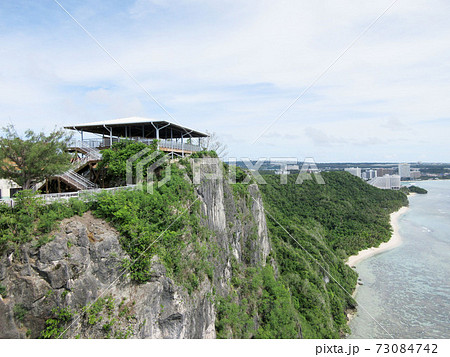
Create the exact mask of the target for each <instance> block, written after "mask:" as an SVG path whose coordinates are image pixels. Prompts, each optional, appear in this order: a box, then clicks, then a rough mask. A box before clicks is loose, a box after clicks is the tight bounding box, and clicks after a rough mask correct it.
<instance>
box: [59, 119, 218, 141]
mask: <svg viewBox="0 0 450 357" xmlns="http://www.w3.org/2000/svg"><path fill="white" fill-rule="evenodd" d="M155 127H156V128H158V129H159V137H160V138H171V137H173V138H177V137H178V138H180V137H181V136H183V137H192V138H204V137H207V136H209V135H208V134H205V133H202V132H200V131H197V130H193V129H190V128H187V127H185V126H182V125H179V124H175V123H171V122H168V121H164V120H156V119H149V118H141V117H130V118H121V119H112V120H104V121H97V122H91V123H84V124H75V125H68V126H65V127H64V128H65V129H71V130H78V131H83V132H88V133H94V134H102V135H108V136H109V135H110V134H111V133H112V135H113V136H117V137H125V136H127V137H145V138H150V139H153V138H156V128H155ZM171 135H172V136H171Z"/></svg>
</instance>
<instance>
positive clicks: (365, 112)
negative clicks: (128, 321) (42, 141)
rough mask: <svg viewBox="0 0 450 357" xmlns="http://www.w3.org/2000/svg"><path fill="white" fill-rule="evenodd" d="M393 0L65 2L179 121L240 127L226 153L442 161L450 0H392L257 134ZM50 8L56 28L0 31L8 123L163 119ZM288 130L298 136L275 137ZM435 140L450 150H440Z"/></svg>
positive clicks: (0, 118)
mask: <svg viewBox="0 0 450 357" xmlns="http://www.w3.org/2000/svg"><path fill="white" fill-rule="evenodd" d="M390 3H391V0H383V1H377V2H364V3H361V2H360V1H356V0H343V1H339V2H324V1H314V2H312V1H284V2H273V1H264V2H261V1H247V2H243V3H238V2H235V1H221V2H219V1H217V2H214V1H202V0H196V1H187V0H186V1H185V0H179V1H163V0H138V1H136V2H135V3H134V4H133V5H132V6H130V7H128V8H126V7H124V6H122V7H121V8H112V7H107V6H106V3H105V4H102V3H101V4H100V5H97V7H92V5H91V4H90V3H88V2H86V3H84V2H83V3H82V4H78V5H73V6H74V8H72V9H70V10H71V11H73V13H74V14H76V16H79V19H80V21H82V23H83V25H84V26H86V28H87V29H88V30H89V31H90V32H91V33H92V34H93V35H94V36H95V37H96V38H97V39H98V40H99V41H100V42H101V43H102V44H103V45H104V46H105V48H107V49H108V51H110V52H111V53H112V54H113V56H114V57H115V58H117V59H118V60H119V62H120V63H121V64H122V65H123V66H124V67H125V68H126V69H127V70H128V71H129V72H130V73H132V74H133V75H134V76H135V77H136V78H137V79H138V81H139V82H140V83H141V84H142V85H143V86H144V87H145V88H147V89H148V90H149V91H150V92H151V93H152V94H153V95H154V96H155V97H156V98H158V100H159V101H160V102H161V103H162V104H163V105H164V106H166V107H167V109H168V110H169V111H170V112H171V113H172V114H173V115H174V116H175V117H176V118H177V120H179V121H181V122H183V123H186V125H188V126H191V127H199V129H202V130H204V129H208V128H210V130H212V131H216V132H219V130H220V133H219V134H222V135H223V136H224V137H228V138H231V137H233V138H235V141H236V143H234V144H233V146H231V145H230V148H229V151H230V154H233V155H235V156H238V155H241V156H259V155H266V156H270V155H272V153H274V154H276V155H283V154H289V155H290V154H291V151H292V147H293V145H297V147H298V148H299V150H301V151H304V152H306V151H309V150H311V151H312V150H317V149H318V148H317V146H318V145H315V144H319V143H322V145H320V146H321V148H320V150H321V155H323V158H322V160H324V161H332V160H334V159H336V160H344V159H345V158H346V157H347V156H349V157H348V160H349V161H350V160H351V157H355V158H356V157H361V160H378V157H380V156H383V157H385V156H386V155H387V156H389V155H390V156H391V157H393V156H392V150H397V152H398V153H400V154H401V155H404V156H401V157H399V159H401V160H413V159H414V158H415V157H416V156H419V155H422V156H423V155H425V156H427V158H428V159H429V160H444V157H447V156H446V155H448V154H449V151H448V149H446V146H445V144H446V142H447V139H446V136H447V135H448V133H449V132H450V123H447V124H446V123H445V122H444V123H442V124H440V130H439V131H438V132H436V130H435V129H434V128H435V126H434V124H433V123H434V122H433V121H434V120H435V119H436V118H448V117H449V112H450V102H449V101H448V100H447V98H446V97H447V93H449V90H450V81H449V76H450V75H449V73H450V71H449V68H448V63H449V57H450V48H449V47H448V43H449V41H450V23H448V21H447V14H448V13H449V11H448V10H450V4H449V3H448V2H445V1H440V0H431V1H423V0H414V1H410V2H407V3H406V2H401V1H399V2H397V3H396V5H395V6H394V7H393V8H392V9H391V10H390V11H389V12H388V13H387V14H386V15H385V16H384V17H383V18H382V19H381V20H380V21H379V22H378V23H377V24H376V25H375V26H374V27H373V28H371V29H370V31H368V32H367V33H366V34H365V35H364V36H363V37H362V38H361V39H360V41H358V42H357V43H356V44H355V45H354V46H353V47H352V48H351V49H350V50H349V51H348V53H346V54H345V56H343V57H342V59H341V60H340V61H339V62H338V63H336V65H334V66H333V67H332V68H331V70H330V71H329V72H328V73H327V74H326V75H325V76H324V77H323V78H322V79H321V80H320V81H319V82H318V83H317V84H316V85H315V86H314V87H313V88H312V89H311V90H310V91H309V92H308V94H307V95H305V96H304V97H303V98H301V99H300V100H299V101H298V103H297V104H295V105H294V106H293V107H292V109H291V110H290V111H289V112H288V113H286V115H285V116H284V117H283V118H282V119H280V121H279V122H278V123H277V125H275V126H274V128H273V129H271V130H270V131H269V132H268V133H267V135H265V136H264V137H263V138H261V140H260V141H259V142H258V143H257V144H256V145H250V142H251V141H252V140H253V139H254V138H255V137H256V136H257V134H258V131H259V130H262V128H264V127H265V126H266V125H267V124H268V123H270V122H271V121H273V120H274V118H276V117H277V115H279V114H280V113H281V112H282V111H283V109H284V108H286V107H287V106H288V105H289V104H290V103H291V102H292V100H293V99H294V98H296V97H297V96H298V95H299V93H301V91H302V90H303V89H304V88H306V86H308V85H309V84H310V83H311V82H312V81H313V80H315V79H316V78H317V76H318V75H319V74H321V73H322V71H323V70H324V69H326V68H327V67H328V66H329V65H330V63H332V61H333V60H334V59H335V58H336V57H337V56H338V55H339V54H340V53H341V52H342V50H343V49H344V48H345V47H346V46H347V45H348V44H349V43H350V42H351V41H353V40H354V39H355V38H356V36H358V34H360V33H361V31H363V30H364V29H365V28H366V27H367V26H368V24H370V23H371V22H372V21H373V20H374V19H375V18H376V17H377V16H378V15H379V14H380V13H381V12H382V11H383V10H384V9H385V8H386V7H387V6H388V5H389V4H390ZM106 7H107V10H108V11H107V13H105V11H104V9H105V8H106ZM50 15H51V16H54V19H55V21H54V23H53V24H52V25H51V26H50V25H48V24H47V25H42V24H39V23H37V22H34V20H33V18H30V21H29V22H30V24H29V26H28V28H27V29H23V28H20V29H15V28H14V26H12V28H11V31H10V33H7V34H5V33H4V34H3V35H2V37H1V38H0V43H1V46H0V51H1V52H0V55H1V56H0V66H1V68H2V71H1V74H0V76H1V77H0V104H1V105H2V108H3V110H2V114H1V115H0V125H4V124H5V123H6V122H7V121H8V120H9V117H11V118H12V120H13V121H14V120H16V121H23V122H21V123H20V125H22V126H25V125H29V126H35V127H40V126H42V123H43V121H45V122H47V121H48V124H46V125H54V124H63V123H65V122H66V121H70V122H74V121H78V122H82V121H85V120H91V119H95V120H99V119H108V118H111V117H121V116H128V115H143V116H145V115H148V116H151V117H154V116H155V115H156V116H157V115H161V116H164V117H165V114H164V113H163V112H162V111H161V110H160V108H158V106H157V105H156V104H155V103H153V102H152V100H151V99H150V98H149V97H148V96H147V95H146V94H145V93H144V92H143V91H142V89H141V88H140V87H139V86H137V85H136V84H135V83H134V82H133V81H132V80H131V79H130V78H129V77H128V76H127V74H126V73H124V71H123V70H122V69H121V68H120V67H119V66H118V65H117V64H116V63H114V61H112V60H111V59H110V58H109V57H108V56H107V55H106V54H105V53H104V52H102V51H101V50H100V49H99V48H98V46H97V45H96V44H95V43H94V42H93V41H92V40H91V39H90V38H89V37H88V36H87V35H86V34H85V33H83V31H82V30H81V29H79V28H78V27H77V26H76V24H75V23H74V22H73V21H72V20H71V19H70V18H68V17H67V16H66V15H64V14H62V13H61V12H60V9H55V10H54V12H51V13H50ZM63 15H64V16H63ZM5 16H8V14H5V13H3V14H2V12H0V20H1V19H2V18H3V17H5ZM56 20H57V21H56ZM11 21H14V18H13V19H12V20H11ZM50 22H51V21H50ZM43 26H44V27H43ZM25 121H26V122H25ZM419 122H420V123H421V124H420V125H421V128H420V130H418V129H417V125H418V123H419ZM427 123H429V124H427ZM305 128H306V129H305ZM280 129H282V131H280ZM403 130H404V131H405V132H406V133H407V135H414V138H413V140H414V142H415V145H414V146H411V145H410V144H409V143H407V142H405V141H404V140H403V138H402V137H401V136H400V135H399V134H402V131H403ZM282 132H283V133H286V132H287V133H289V135H290V136H292V138H290V137H283V140H277V138H280V137H281V136H282V135H281V134H277V133H282ZM403 134H404V133H403ZM283 135H284V134H283ZM295 136H297V138H298V139H297V140H295V138H294V137H295ZM430 138H433V139H432V140H431V139H430ZM431 142H433V143H434V145H435V146H436V147H442V148H443V149H442V150H440V151H439V152H436V153H435V154H434V155H435V156H436V157H435V158H433V150H431V149H429V148H428V146H429V145H430V144H429V143H431ZM239 143H240V144H239ZM314 143H315V144H314ZM325 144H332V145H328V146H327V145H325ZM269 145H270V146H269ZM349 145H350V146H352V145H356V146H360V148H359V150H358V153H355V152H354V151H352V150H348V146H349ZM374 145H375V146H376V147H377V149H376V151H374V150H373V146H374ZM327 147H328V149H327ZM341 147H342V149H340V148H341ZM345 147H347V150H346V149H345ZM336 148H338V149H336ZM394 156H395V155H394ZM363 157H365V159H364V158H363ZM422 159H424V158H422Z"/></svg>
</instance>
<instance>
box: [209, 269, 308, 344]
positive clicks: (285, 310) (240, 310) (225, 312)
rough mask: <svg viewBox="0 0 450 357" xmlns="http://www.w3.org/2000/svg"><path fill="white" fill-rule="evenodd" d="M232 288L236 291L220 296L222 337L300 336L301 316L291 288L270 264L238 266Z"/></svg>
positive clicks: (218, 326)
mask: <svg viewBox="0 0 450 357" xmlns="http://www.w3.org/2000/svg"><path fill="white" fill-rule="evenodd" d="M234 264H236V262H235V263H234ZM232 288H233V290H235V293H234V294H231V295H229V296H227V297H220V296H218V297H216V308H217V318H216V331H217V337H218V338H251V337H254V338H298V337H300V336H299V326H300V315H299V314H298V312H297V311H296V309H295V307H294V305H293V301H292V298H291V295H290V292H289V290H288V289H287V288H286V286H285V285H284V284H283V283H282V282H280V281H279V280H277V279H276V278H275V275H274V271H273V268H272V267H271V266H270V265H267V266H265V267H258V268H254V267H247V268H245V267H244V266H240V267H239V268H237V269H236V266H235V267H234V269H233V279H232ZM255 318H258V328H257V329H255V323H254V321H255Z"/></svg>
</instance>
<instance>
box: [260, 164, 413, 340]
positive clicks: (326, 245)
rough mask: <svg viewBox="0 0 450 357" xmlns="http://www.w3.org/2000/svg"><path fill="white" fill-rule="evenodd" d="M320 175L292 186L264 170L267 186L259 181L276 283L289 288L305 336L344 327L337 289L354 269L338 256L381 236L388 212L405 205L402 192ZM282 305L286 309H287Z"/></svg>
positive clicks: (345, 300) (350, 284)
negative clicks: (321, 181)
mask: <svg viewBox="0 0 450 357" xmlns="http://www.w3.org/2000/svg"><path fill="white" fill-rule="evenodd" d="M322 176H323V178H324V180H325V183H326V184H325V185H318V184H317V183H316V182H314V181H304V182H303V184H301V185H296V184H295V179H296V177H295V175H291V176H289V177H288V183H287V184H286V185H282V184H280V182H279V180H280V177H279V176H276V175H265V176H264V179H265V180H266V181H267V185H260V189H261V191H262V193H263V200H264V204H265V208H266V210H267V211H268V212H269V214H268V215H267V221H268V227H269V232H270V238H271V242H272V249H273V254H274V259H275V261H276V262H277V264H278V267H279V274H280V278H279V281H280V283H282V284H283V285H284V286H285V287H286V288H287V289H288V291H289V292H290V298H291V301H292V305H293V306H294V307H295V310H296V312H297V313H298V315H299V320H300V325H301V327H302V334H303V337H306V338H338V337H340V336H342V335H343V334H344V333H346V332H348V327H347V324H346V316H345V310H346V309H347V308H348V307H352V306H354V301H353V299H352V298H351V297H350V296H349V295H348V294H347V293H346V292H344V291H343V289H342V288H344V289H345V290H346V291H347V292H349V293H351V292H352V291H353V289H354V287H355V285H356V278H357V275H356V273H355V272H354V271H352V270H351V269H350V268H349V267H348V266H346V265H345V264H344V263H343V261H344V259H345V258H346V257H348V256H349V255H352V254H355V253H357V252H358V251H359V250H362V249H365V248H368V247H371V246H378V245H379V244H380V243H381V242H383V241H387V240H388V239H389V238H390V235H391V227H390V224H389V214H390V213H391V212H393V211H395V210H397V209H399V208H400V207H401V206H403V205H406V204H407V198H406V195H405V194H403V193H401V192H398V191H397V192H396V191H387V190H379V189H377V188H375V187H372V186H370V185H367V184H366V183H365V182H363V181H362V180H360V179H358V178H356V177H353V176H352V175H350V174H348V173H345V172H329V173H326V172H325V173H322ZM283 227H284V228H285V229H286V230H287V232H289V234H288V233H287V232H286V231H285V230H284V229H283ZM334 279H336V281H334ZM339 285H341V286H342V288H341V287H340V286H339ZM284 306H285V308H284V309H283V311H284V313H286V314H287V309H289V308H290V307H289V305H284ZM294 316H295V315H294Z"/></svg>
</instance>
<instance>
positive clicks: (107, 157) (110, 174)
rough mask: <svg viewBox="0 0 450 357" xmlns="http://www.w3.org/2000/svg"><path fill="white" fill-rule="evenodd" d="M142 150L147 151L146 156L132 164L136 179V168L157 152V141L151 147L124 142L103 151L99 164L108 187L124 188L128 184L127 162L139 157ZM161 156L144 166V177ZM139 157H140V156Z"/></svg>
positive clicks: (130, 141)
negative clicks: (133, 157) (135, 156)
mask: <svg viewBox="0 0 450 357" xmlns="http://www.w3.org/2000/svg"><path fill="white" fill-rule="evenodd" d="M142 150H147V151H148V152H147V153H146V155H142V156H141V157H137V158H136V160H134V161H133V163H132V166H131V168H132V172H133V177H136V166H137V165H138V163H140V162H141V161H142V160H143V159H145V158H147V157H148V156H149V155H152V154H153V153H154V152H158V151H157V141H156V140H154V141H153V142H152V143H151V144H150V145H147V144H144V143H142V142H136V141H132V140H122V141H119V142H117V143H114V144H113V146H112V147H111V148H109V149H105V150H102V161H101V162H100V164H99V168H100V170H103V176H104V180H105V181H106V184H107V185H108V186H122V185H124V184H125V183H126V175H127V160H128V159H129V158H131V157H132V156H134V155H138V153H139V152H141V151H142ZM159 153H160V154H161V155H155V157H154V158H152V159H151V160H149V162H147V163H146V164H145V165H144V166H143V175H144V177H146V176H147V168H148V167H149V166H150V165H151V164H153V163H154V162H156V161H157V160H158V159H159V158H160V157H162V154H163V153H162V152H159ZM138 156H139V155H138Z"/></svg>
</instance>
